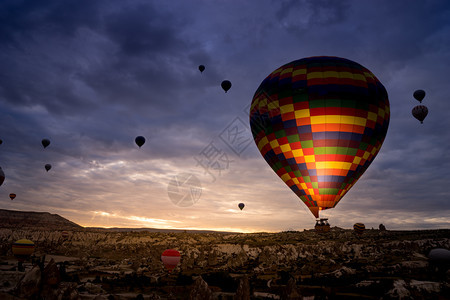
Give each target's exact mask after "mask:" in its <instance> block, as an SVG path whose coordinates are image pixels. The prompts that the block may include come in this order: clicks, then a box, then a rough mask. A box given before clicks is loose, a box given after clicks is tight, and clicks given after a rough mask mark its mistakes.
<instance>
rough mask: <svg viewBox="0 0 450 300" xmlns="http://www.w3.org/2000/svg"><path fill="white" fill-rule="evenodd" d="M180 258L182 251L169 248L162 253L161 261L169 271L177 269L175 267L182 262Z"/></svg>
mask: <svg viewBox="0 0 450 300" xmlns="http://www.w3.org/2000/svg"><path fill="white" fill-rule="evenodd" d="M180 260H181V255H180V252H178V251H177V250H174V249H167V250H165V251H164V252H163V253H162V255H161V261H162V262H163V264H164V267H166V269H167V270H168V271H169V272H171V271H172V270H173V269H175V267H176V266H177V265H178V264H179V263H180Z"/></svg>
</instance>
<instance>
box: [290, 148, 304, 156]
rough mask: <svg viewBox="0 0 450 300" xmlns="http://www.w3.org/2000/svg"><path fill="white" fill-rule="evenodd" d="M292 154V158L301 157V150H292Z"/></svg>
mask: <svg viewBox="0 0 450 300" xmlns="http://www.w3.org/2000/svg"><path fill="white" fill-rule="evenodd" d="M292 154H293V155H294V157H302V156H303V150H302V149H294V150H292Z"/></svg>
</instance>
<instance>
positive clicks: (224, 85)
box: [220, 80, 231, 93]
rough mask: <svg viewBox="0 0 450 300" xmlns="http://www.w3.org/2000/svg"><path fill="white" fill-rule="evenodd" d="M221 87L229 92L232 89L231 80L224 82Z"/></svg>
mask: <svg viewBox="0 0 450 300" xmlns="http://www.w3.org/2000/svg"><path fill="white" fill-rule="evenodd" d="M220 85H221V86H222V88H223V90H224V91H225V93H226V92H228V90H229V89H230V88H231V82H230V81H229V80H224V81H222V83H221V84H220Z"/></svg>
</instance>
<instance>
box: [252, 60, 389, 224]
mask: <svg viewBox="0 0 450 300" xmlns="http://www.w3.org/2000/svg"><path fill="white" fill-rule="evenodd" d="M389 115H390V113H389V100H388V95H387V92H386V89H385V88H384V86H383V85H382V84H381V82H380V81H379V80H378V79H377V78H376V77H375V75H373V74H372V73H371V72H370V71H369V70H368V69H366V68H364V67H363V66H361V65H360V64H358V63H356V62H353V61H351V60H348V59H344V58H338V57H324V56H321V57H309V58H303V59H300V60H296V61H293V62H290V63H288V64H286V65H284V66H282V67H280V68H278V69H276V70H275V71H273V72H272V73H271V74H270V75H269V76H267V78H266V79H264V81H263V82H262V83H261V85H260V86H259V88H258V89H257V91H256V93H255V95H254V97H253V101H252V104H251V108H250V126H251V129H252V134H253V138H254V140H255V143H256V145H257V147H258V149H259V150H260V152H261V154H262V156H263V157H264V159H265V160H266V161H267V163H268V164H269V165H270V166H271V167H272V169H273V170H274V171H275V172H276V173H277V175H278V176H279V177H280V178H281V179H282V180H283V181H284V182H285V183H286V184H287V185H288V186H289V187H290V188H291V190H292V191H293V192H294V193H295V194H296V195H297V196H298V197H299V198H300V199H301V200H302V201H303V202H304V203H305V204H306V206H308V208H309V209H310V210H311V212H312V213H313V215H314V216H315V217H316V218H319V211H321V210H324V209H328V208H333V207H335V206H336V204H337V203H338V202H339V201H340V200H341V199H342V197H343V196H344V195H345V194H346V193H347V192H348V191H349V190H350V188H351V187H352V186H353V185H354V184H355V183H356V181H357V180H358V179H359V178H360V177H361V175H362V174H363V173H364V172H365V171H366V169H367V168H368V167H369V165H370V164H371V163H372V161H373V160H374V159H375V156H376V155H377V154H378V152H379V151H380V148H381V145H382V144H383V141H384V138H385V136H386V133H387V129H388V126H389Z"/></svg>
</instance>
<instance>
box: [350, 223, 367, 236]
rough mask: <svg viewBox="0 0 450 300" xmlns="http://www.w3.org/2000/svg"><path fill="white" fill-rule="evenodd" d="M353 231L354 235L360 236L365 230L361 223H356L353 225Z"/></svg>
mask: <svg viewBox="0 0 450 300" xmlns="http://www.w3.org/2000/svg"><path fill="white" fill-rule="evenodd" d="M353 230H354V231H355V233H356V234H358V235H361V234H363V232H364V230H366V226H365V225H364V224H363V223H356V224H355V225H353Z"/></svg>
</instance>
